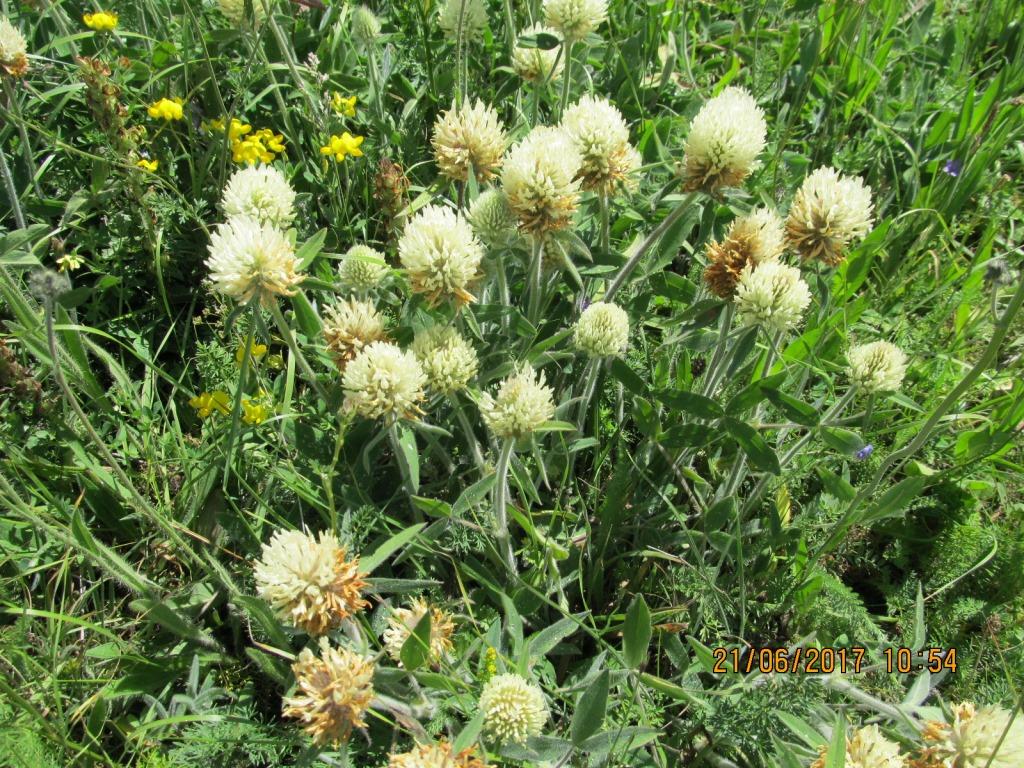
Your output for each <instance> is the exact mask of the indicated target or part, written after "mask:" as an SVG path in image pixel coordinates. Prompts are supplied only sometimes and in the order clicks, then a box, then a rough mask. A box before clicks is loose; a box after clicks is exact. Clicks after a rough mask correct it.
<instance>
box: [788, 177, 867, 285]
mask: <svg viewBox="0 0 1024 768" xmlns="http://www.w3.org/2000/svg"><path fill="white" fill-rule="evenodd" d="M872 210H873V203H872V202H871V187H869V186H867V185H866V184H865V183H864V180H863V179H861V178H860V177H859V176H855V177H851V176H843V175H842V174H840V173H839V172H838V171H837V170H835V169H834V168H828V167H825V168H818V169H817V170H816V171H814V172H813V173H811V175H810V176H808V177H807V178H806V179H804V183H803V185H802V186H801V187H800V189H799V191H798V192H797V193H796V197H794V198H793V205H792V207H791V208H790V209H789V218H788V219H787V220H786V235H787V236H788V238H789V242H790V244H792V246H793V247H794V248H795V249H796V250H797V251H798V252H799V253H800V255H801V256H802V257H803V258H804V259H820V260H821V261H823V262H824V263H826V264H829V265H831V266H835V265H836V264H839V263H841V262H842V261H843V260H844V259H845V258H846V248H847V246H849V244H850V243H851V242H853V241H854V240H858V239H860V238H862V237H864V235H866V234H867V233H868V232H870V231H871V225H872Z"/></svg>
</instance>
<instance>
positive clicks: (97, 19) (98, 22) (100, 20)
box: [82, 11, 117, 32]
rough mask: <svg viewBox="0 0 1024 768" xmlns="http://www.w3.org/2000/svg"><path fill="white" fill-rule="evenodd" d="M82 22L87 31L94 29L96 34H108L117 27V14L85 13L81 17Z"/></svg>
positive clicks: (102, 12) (105, 12) (109, 12)
mask: <svg viewBox="0 0 1024 768" xmlns="http://www.w3.org/2000/svg"><path fill="white" fill-rule="evenodd" d="M82 21H84V22H85V26H87V27H88V28H89V29H95V30H96V31H97V32H109V31H110V30H112V29H113V28H114V27H116V26H117V14H116V13H112V12H111V11H96V13H87V14H85V15H84V16H82Z"/></svg>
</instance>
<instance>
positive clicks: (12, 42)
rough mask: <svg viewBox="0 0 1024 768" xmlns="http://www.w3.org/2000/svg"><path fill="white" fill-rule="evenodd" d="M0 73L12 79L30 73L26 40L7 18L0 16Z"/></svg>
mask: <svg viewBox="0 0 1024 768" xmlns="http://www.w3.org/2000/svg"><path fill="white" fill-rule="evenodd" d="M0 71H2V72H6V73H7V74H8V75H10V76H11V77H21V76H22V75H24V74H25V72H27V71H28V55H27V53H26V43H25V38H24V37H23V36H22V34H21V32H19V31H18V29H17V27H15V26H14V25H13V24H11V22H10V21H9V20H8V18H7V17H6V16H0ZM2 72H0V73H2Z"/></svg>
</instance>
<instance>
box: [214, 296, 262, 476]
mask: <svg viewBox="0 0 1024 768" xmlns="http://www.w3.org/2000/svg"><path fill="white" fill-rule="evenodd" d="M248 309H249V313H248V314H249V332H248V333H247V334H246V336H245V349H243V350H242V370H241V372H240V373H239V374H238V384H237V385H236V386H235V396H234V397H233V398H232V400H231V427H230V429H229V430H228V441H227V444H226V445H225V446H224V473H223V478H222V486H221V487H222V489H223V490H224V491H227V488H228V478H229V477H230V476H231V451H232V450H233V449H234V447H235V438H236V437H237V436H238V423H239V421H240V420H241V413H242V394H243V393H244V392H245V389H246V385H247V384H248V379H249V361H250V355H251V353H252V343H253V340H254V339H255V335H256V323H257V322H258V318H259V311H260V310H259V304H258V303H256V302H250V303H249V307H248ZM268 335H269V334H268Z"/></svg>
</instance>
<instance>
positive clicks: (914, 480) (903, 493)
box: [860, 475, 929, 525]
mask: <svg viewBox="0 0 1024 768" xmlns="http://www.w3.org/2000/svg"><path fill="white" fill-rule="evenodd" d="M928 479H929V478H927V477H923V476H921V475H917V476H915V477H907V478H904V479H903V480H900V481H899V482H898V483H896V485H894V486H893V487H892V488H890V489H889V490H887V491H886V492H885V493H883V494H882V497H881V498H880V499H879V500H878V503H876V504H875V505H874V506H873V507H872V508H871V509H870V510H868V512H867V513H866V514H865V515H864V517H863V518H862V519H861V521H860V522H861V524H862V525H870V524H871V523H874V522H877V521H878V520H885V519H886V518H888V517H897V516H899V514H900V513H901V512H903V510H904V509H905V508H906V506H907V505H908V504H909V503H910V502H911V501H913V500H914V499H916V498H917V497H918V496H919V495H920V493H921V491H922V490H924V488H925V486H926V485H928Z"/></svg>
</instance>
